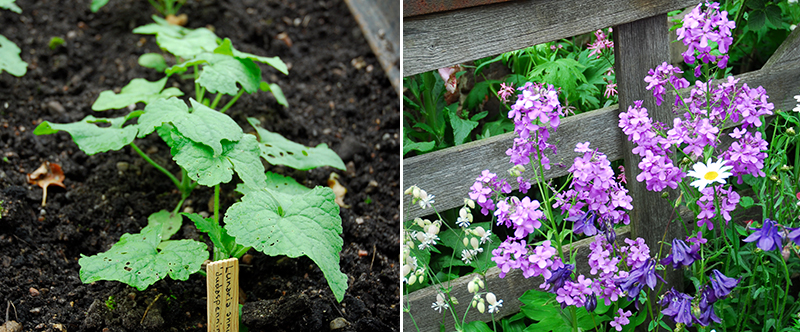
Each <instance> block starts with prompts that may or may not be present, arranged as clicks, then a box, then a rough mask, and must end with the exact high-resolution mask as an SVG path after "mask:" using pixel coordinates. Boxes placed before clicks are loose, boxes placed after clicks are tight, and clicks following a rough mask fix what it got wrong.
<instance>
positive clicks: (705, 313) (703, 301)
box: [697, 287, 722, 326]
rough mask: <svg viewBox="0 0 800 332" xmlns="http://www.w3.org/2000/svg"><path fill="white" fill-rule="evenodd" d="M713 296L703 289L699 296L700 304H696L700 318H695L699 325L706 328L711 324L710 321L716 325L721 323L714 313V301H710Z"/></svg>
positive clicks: (711, 292) (709, 289)
mask: <svg viewBox="0 0 800 332" xmlns="http://www.w3.org/2000/svg"><path fill="white" fill-rule="evenodd" d="M713 296H714V292H713V291H712V290H711V288H708V287H706V288H705V289H703V292H702V293H701V294H700V303H698V308H699V309H700V317H698V318H697V322H698V323H700V325H703V326H708V325H709V324H711V321H712V320H713V321H714V322H716V323H718V324H719V323H721V322H722V321H721V320H720V319H719V317H717V314H716V313H714V301H712V300H711V298H712V297H713Z"/></svg>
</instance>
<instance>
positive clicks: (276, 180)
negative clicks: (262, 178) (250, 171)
mask: <svg viewBox="0 0 800 332" xmlns="http://www.w3.org/2000/svg"><path fill="white" fill-rule="evenodd" d="M262 188H267V189H269V190H271V191H272V192H277V193H281V194H283V195H302V194H305V193H306V192H308V191H310V190H311V189H309V188H308V187H306V186H304V185H302V184H300V183H298V182H297V180H295V179H293V178H291V177H288V176H283V175H280V174H276V173H272V172H267V174H266V185H265V186H264V187H261V188H251V187H248V186H246V185H244V184H240V185H237V186H236V191H237V192H239V193H240V194H242V195H247V194H248V193H250V192H251V191H254V190H259V189H262Z"/></svg>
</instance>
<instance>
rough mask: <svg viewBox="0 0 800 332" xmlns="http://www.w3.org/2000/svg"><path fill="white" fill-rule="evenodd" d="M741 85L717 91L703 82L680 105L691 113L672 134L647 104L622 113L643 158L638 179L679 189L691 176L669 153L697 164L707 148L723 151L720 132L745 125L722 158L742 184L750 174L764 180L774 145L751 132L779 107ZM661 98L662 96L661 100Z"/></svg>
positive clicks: (719, 87)
mask: <svg viewBox="0 0 800 332" xmlns="http://www.w3.org/2000/svg"><path fill="white" fill-rule="evenodd" d="M670 79H671V78H670ZM668 80H669V79H668ZM736 83H738V79H735V78H732V77H729V78H728V80H727V81H724V82H722V83H720V84H718V85H717V86H716V87H714V88H711V87H710V84H706V83H703V82H700V81H697V82H696V83H695V86H694V87H693V88H692V90H691V92H690V94H689V96H687V97H686V98H683V99H679V100H678V102H677V103H678V104H679V105H681V106H684V107H685V108H686V109H687V111H686V112H685V113H684V114H683V117H682V118H680V117H679V118H676V119H674V120H673V126H672V128H669V129H667V128H663V125H662V124H656V123H654V122H653V120H652V119H651V118H650V117H649V115H648V113H647V109H645V108H644V107H642V103H641V101H637V102H636V103H635V104H634V106H629V107H628V111H627V112H622V113H620V115H619V118H620V120H619V126H620V128H622V131H623V132H624V133H625V134H626V135H628V140H630V141H631V142H633V143H635V144H636V147H635V148H634V149H633V152H634V153H636V154H637V155H639V156H641V157H642V161H641V162H640V163H639V168H640V169H642V173H640V174H639V175H638V176H637V177H636V179H637V180H638V181H640V182H642V181H644V182H646V185H647V189H648V190H652V191H661V190H663V189H664V188H666V187H670V188H673V189H675V188H677V184H678V182H680V181H681V180H682V179H683V177H685V175H686V174H685V173H684V172H683V170H681V169H680V168H679V167H677V166H675V165H674V164H673V163H672V161H671V160H670V159H669V157H668V156H667V154H668V151H669V149H670V148H671V147H672V146H676V147H678V148H679V149H680V150H681V151H682V152H683V153H685V154H686V155H687V156H688V157H689V158H691V159H693V160H697V159H699V158H701V157H703V156H704V153H705V151H706V149H709V148H710V149H716V148H717V146H718V145H719V142H720V140H719V135H720V128H722V127H723V126H724V125H725V123H726V122H739V121H741V122H742V124H741V126H740V128H735V129H734V131H733V132H732V133H730V134H729V135H730V137H732V138H734V139H735V140H736V141H734V142H733V144H731V146H730V147H729V148H728V149H727V150H725V151H723V152H722V153H720V154H719V158H722V160H723V161H724V164H725V165H727V166H728V167H730V168H732V169H731V174H732V175H734V176H736V177H737V178H738V179H739V183H741V182H742V175H745V174H749V175H752V176H764V173H763V171H761V169H762V168H763V167H764V159H765V158H766V157H767V155H766V153H764V152H763V151H764V150H766V149H767V146H768V143H767V142H766V141H765V140H764V139H763V138H762V136H761V133H758V132H757V133H755V134H752V133H750V132H748V131H747V130H746V129H747V128H748V127H753V126H760V125H761V124H762V123H761V120H760V117H761V116H765V115H771V114H772V109H773V108H774V106H773V104H772V103H769V102H767V98H768V97H767V95H766V93H765V91H764V88H763V87H758V88H756V89H751V88H750V87H748V86H747V84H744V85H742V87H740V88H737V87H736ZM657 87H658V86H654V87H653V89H656V88H657ZM654 94H655V90H654ZM661 94H662V93H659V94H657V98H659V96H661ZM679 98H681V97H680V96H679ZM659 127H662V128H659ZM725 171H727V169H726V170H725ZM703 187H705V186H703Z"/></svg>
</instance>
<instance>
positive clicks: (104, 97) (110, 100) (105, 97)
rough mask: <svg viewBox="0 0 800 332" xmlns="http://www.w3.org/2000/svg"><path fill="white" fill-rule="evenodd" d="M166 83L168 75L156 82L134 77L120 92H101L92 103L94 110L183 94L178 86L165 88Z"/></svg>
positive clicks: (148, 101)
mask: <svg viewBox="0 0 800 332" xmlns="http://www.w3.org/2000/svg"><path fill="white" fill-rule="evenodd" d="M166 84H167V78H166V77H164V78H162V79H160V80H158V81H155V82H150V81H148V80H146V79H144V78H134V79H132V80H131V81H130V83H128V85H126V86H125V87H123V88H122V89H121V90H120V93H119V94H117V93H114V91H111V90H106V91H103V92H100V96H99V97H97V100H95V101H94V104H92V110H94V111H105V110H111V109H120V108H124V107H128V105H131V104H135V103H145V104H149V103H150V102H152V101H154V100H157V99H164V98H169V97H180V96H183V92H181V90H180V89H178V88H167V89H164V86H166Z"/></svg>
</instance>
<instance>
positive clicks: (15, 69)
mask: <svg viewBox="0 0 800 332" xmlns="http://www.w3.org/2000/svg"><path fill="white" fill-rule="evenodd" d="M20 52H22V50H20V49H19V47H17V44H14V43H13V42H12V41H10V40H8V38H6V37H5V36H3V35H0V74H1V73H3V71H4V70H5V71H7V72H8V73H9V74H11V75H14V76H16V77H22V76H23V75H25V73H26V72H27V71H28V64H27V63H25V61H22V58H20V57H19V54H20Z"/></svg>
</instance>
